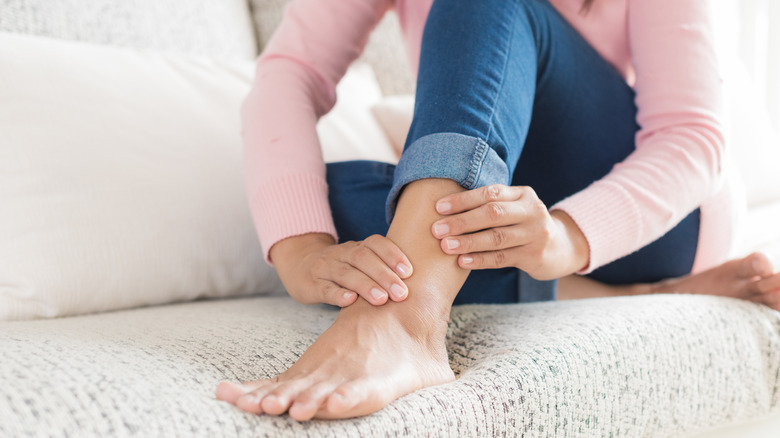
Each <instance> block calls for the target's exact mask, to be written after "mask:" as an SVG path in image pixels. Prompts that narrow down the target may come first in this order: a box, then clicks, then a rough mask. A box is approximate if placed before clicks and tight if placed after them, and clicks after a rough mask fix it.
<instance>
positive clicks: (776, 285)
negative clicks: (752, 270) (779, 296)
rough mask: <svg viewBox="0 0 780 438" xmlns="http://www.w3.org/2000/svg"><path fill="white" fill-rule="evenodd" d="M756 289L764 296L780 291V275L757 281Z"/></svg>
mask: <svg viewBox="0 0 780 438" xmlns="http://www.w3.org/2000/svg"><path fill="white" fill-rule="evenodd" d="M756 288H757V289H758V292H760V293H762V294H768V293H770V292H775V291H777V290H780V274H775V275H772V276H770V277H767V278H763V279H761V280H759V281H757V282H756Z"/></svg>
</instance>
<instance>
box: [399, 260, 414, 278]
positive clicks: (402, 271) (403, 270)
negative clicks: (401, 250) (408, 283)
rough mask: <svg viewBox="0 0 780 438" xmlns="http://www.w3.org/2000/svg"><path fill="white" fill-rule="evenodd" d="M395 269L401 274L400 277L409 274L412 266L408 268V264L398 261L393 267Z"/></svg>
mask: <svg viewBox="0 0 780 438" xmlns="http://www.w3.org/2000/svg"><path fill="white" fill-rule="evenodd" d="M395 270H396V271H398V273H399V274H401V277H408V276H409V274H411V272H412V268H410V267H409V266H406V265H405V264H403V263H399V264H398V265H397V266H396V267H395Z"/></svg>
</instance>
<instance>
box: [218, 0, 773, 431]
mask: <svg viewBox="0 0 780 438" xmlns="http://www.w3.org/2000/svg"><path fill="white" fill-rule="evenodd" d="M432 3H433V4H432ZM393 7H394V8H395V10H396V11H397V12H398V14H399V17H400V20H401V25H402V28H403V30H404V37H405V41H406V46H407V51H408V53H409V57H410V60H411V61H412V67H413V69H415V70H418V83H417V96H416V106H415V114H414V121H413V123H412V127H411V129H410V132H409V136H408V138H407V144H406V147H405V150H404V154H403V156H402V157H401V160H400V162H399V164H398V166H397V167H394V166H390V165H386V164H382V163H373V162H348V163H335V164H329V165H327V166H326V165H325V164H324V163H323V162H322V158H321V152H320V149H319V142H318V140H317V136H316V131H315V124H316V121H317V119H318V118H319V117H320V116H322V115H323V114H325V113H326V112H327V111H328V110H329V109H330V108H331V107H332V106H333V104H334V101H335V92H334V89H335V84H336V83H337V82H338V81H339V80H340V79H341V77H342V76H343V75H344V73H345V71H346V69H347V66H348V65H349V64H350V63H351V62H352V61H353V60H354V59H356V58H357V57H358V56H359V54H360V53H361V51H362V50H363V47H364V45H365V43H366V40H367V37H368V35H369V33H370V31H371V29H372V28H373V27H374V26H375V24H376V23H377V22H378V21H379V20H380V19H381V17H382V16H383V15H384V13H385V12H386V11H387V10H388V9H389V8H393ZM423 25H424V35H423ZM711 39H712V35H711V29H710V26H709V22H708V11H707V2H705V1H702V0H656V1H653V2H646V1H639V0H595V1H594V0H585V1H584V2H583V0H549V2H548V1H547V0H480V1H471V0H436V1H435V2H433V1H432V0H397V1H395V2H394V1H392V0H328V1H325V0H295V1H293V2H292V3H291V4H290V6H289V8H288V10H287V13H286V16H285V19H284V21H283V23H282V25H281V26H280V28H279V30H278V31H277V33H276V34H275V36H274V38H273V40H272V41H271V42H270V44H269V46H268V48H267V49H266V51H265V52H264V54H263V56H262V57H261V59H260V60H259V62H258V69H257V79H256V82H255V85H254V88H253V90H252V93H251V95H250V96H249V98H248V99H247V101H246V103H245V108H244V112H243V114H244V136H245V141H246V146H247V147H246V152H247V154H246V158H247V185H248V190H249V196H250V202H251V205H252V209H253V215H254V217H255V221H256V225H257V228H258V233H259V235H260V239H261V242H262V244H263V246H264V248H265V250H266V254H267V257H268V260H269V262H270V261H273V263H274V264H275V265H276V267H277V270H278V272H279V275H280V277H281V278H282V281H283V282H284V284H285V286H286V288H287V290H288V291H289V293H290V295H292V296H293V297H294V298H295V299H297V300H299V301H301V302H307V303H313V302H326V303H330V304H334V305H338V306H342V307H343V309H342V310H341V311H340V313H339V316H338V317H337V319H336V321H335V322H334V324H333V325H332V326H331V327H330V328H329V329H328V330H327V331H326V332H325V333H323V335H322V336H321V337H320V338H319V339H317V341H316V342H315V343H314V344H313V345H312V346H311V347H310V348H309V349H308V350H307V351H306V352H305V353H304V355H303V356H302V357H301V358H300V359H299V360H298V361H297V362H296V363H295V364H294V365H293V366H292V367H291V368H290V369H289V370H288V371H286V372H284V373H283V374H281V375H279V376H277V377H276V378H273V379H266V380H259V381H256V382H251V383H248V384H245V385H236V384H230V383H223V384H221V385H220V387H219V388H218V390H217V395H218V397H219V398H220V399H222V400H227V401H229V402H231V403H234V404H236V405H237V406H238V407H239V408H241V409H243V410H246V411H248V412H254V413H267V414H271V415H280V414H282V413H284V412H289V415H290V416H291V417H292V418H295V419H297V420H308V419H310V418H313V417H319V418H345V417H352V416H358V415H366V414H369V413H371V412H375V411H377V410H379V409H381V408H382V407H384V406H385V405H387V404H388V403H390V402H392V401H393V400H395V399H396V398H398V397H400V396H402V395H404V394H407V393H409V392H412V391H414V390H417V389H419V388H422V387H426V386H431V385H436V384H440V383H446V382H449V381H452V380H453V379H454V376H453V373H452V371H451V370H450V368H449V366H448V363H447V352H446V349H445V345H444V336H445V332H446V329H447V319H448V316H449V311H450V308H451V306H452V305H453V303H455V304H457V303H475V302H477V303H505V302H528V301H540V300H552V299H555V291H556V284H557V283H556V281H555V280H556V279H562V280H561V282H560V290H559V293H560V295H561V298H571V297H575V296H580V297H582V296H605V295H619V294H630V293H650V292H665V291H683V292H690V293H713V294H722V295H728V296H736V297H742V298H747V299H752V300H754V301H758V302H762V303H765V304H768V305H771V306H774V307H775V308H779V307H780V304H778V303H780V292H778V289H780V276H778V275H775V274H773V272H772V268H771V266H770V265H769V262H768V261H767V259H766V258H765V257H764V256H762V255H760V254H754V255H751V256H749V257H747V258H745V259H742V260H736V261H732V262H727V263H723V261H724V260H725V257H726V254H727V252H728V250H729V244H730V242H731V234H732V228H733V227H732V222H733V221H731V217H732V215H731V211H732V206H731V204H732V203H731V201H730V198H729V196H728V194H729V192H728V185H727V184H724V183H723V180H724V176H723V175H722V172H721V164H722V163H721V158H722V154H723V148H724V145H723V136H722V134H721V127H720V115H719V107H718V105H719V87H720V78H719V76H718V71H717V65H716V60H715V55H714V51H713V48H712V44H711ZM418 59H419V60H420V64H419V69H417V60H418ZM388 222H389V223H390V225H389V228H388V226H387V223H388ZM384 236H386V237H384ZM339 240H340V241H342V242H346V243H342V244H336V242H338V241H339ZM719 263H723V264H721V265H720V266H718V264H719ZM713 266H717V267H716V268H712V267H713ZM708 268H712V269H710V270H709V271H707V270H706V269H708ZM412 271H414V273H412ZM471 271H473V272H472V273H471V275H469V272H471ZM691 272H696V273H697V274H695V275H691V276H687V277H684V278H682V279H679V280H668V279H674V278H678V277H683V276H686V275H687V274H690V273H691ZM572 274H581V275H584V276H586V277H575V276H573V275H572ZM467 277H468V279H467ZM578 294H579V295H578Z"/></svg>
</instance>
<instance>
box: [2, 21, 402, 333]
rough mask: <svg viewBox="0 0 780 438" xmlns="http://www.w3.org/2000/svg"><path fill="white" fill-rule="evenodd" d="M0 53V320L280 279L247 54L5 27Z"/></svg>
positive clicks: (254, 287)
mask: <svg viewBox="0 0 780 438" xmlns="http://www.w3.org/2000/svg"><path fill="white" fill-rule="evenodd" d="M0 60H2V61H0V78H2V80H1V81H0V320H18V319H27V318H40V317H53V316H64V315H74V314H81V313H90V312H99V311H106V310H114V309H122V308H129V307H136V306H143V305H152V304H162V303H169V302H174V301H182V300H191V299H195V298H200V297H223V296H236V295H246V294H251V293H266V292H271V291H279V290H281V285H280V283H279V280H278V278H277V277H276V275H275V273H274V271H273V269H272V268H270V267H269V266H267V265H266V264H265V262H264V261H263V255H262V252H261V248H260V245H259V243H258V242H257V238H256V235H255V231H254V228H253V224H252V221H251V218H250V214H249V210H248V207H247V201H246V197H245V194H244V184H243V174H242V172H243V171H242V169H243V166H242V163H241V160H242V156H243V154H242V144H241V139H240V127H239V123H240V122H239V108H240V104H241V101H242V100H243V98H244V97H245V96H246V95H247V93H248V90H249V86H250V81H251V78H252V75H253V67H254V66H253V63H252V62H246V63H240V64H224V63H220V64H218V63H214V62H211V61H208V60H203V59H195V58H187V57H175V56H170V55H160V54H152V53H145V52H140V51H135V50H132V49H119V48H111V47H102V46H94V45H90V44H85V43H74V42H65V41H58V40H53V39H47V38H41V37H30V36H22V35H15V34H8V33H0ZM353 76H354V75H353ZM358 76H360V75H358ZM349 80H350V78H349V77H348V78H347V79H346V81H347V82H349ZM355 80H356V81H357V82H358V86H357V87H356V90H357V91H356V92H357V93H360V92H362V90H363V88H364V87H363V86H360V84H361V83H362V84H365V81H366V79H365V75H363V76H362V77H358V78H356V79H355ZM348 90H349V86H348V83H347V84H344V86H342V87H341V88H340V89H339V91H340V92H345V91H348ZM344 100H348V99H346V98H345V99H344ZM365 112H366V113H367V110H366V111H365ZM369 117H370V116H369ZM330 119H331V120H334V121H336V120H339V116H338V114H334V115H332V116H330ZM324 123H326V124H327V123H330V122H324ZM334 123H335V122H334ZM339 123H342V124H347V125H348V124H349V121H344V120H340V121H339ZM375 125H376V123H375ZM363 128H364V129H367V128H366V127H363ZM324 129H326V130H327V128H324ZM375 129H376V131H377V132H379V133H380V134H379V135H381V130H380V128H379V127H378V125H376V126H375ZM326 143H327V142H326ZM336 143H338V144H340V143H341V141H337V142H336ZM345 147H346V145H345ZM388 148H389V146H388Z"/></svg>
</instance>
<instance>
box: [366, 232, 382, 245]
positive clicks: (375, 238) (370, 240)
mask: <svg viewBox="0 0 780 438" xmlns="http://www.w3.org/2000/svg"><path fill="white" fill-rule="evenodd" d="M382 240H384V238H383V237H382V236H380V235H378V234H372V235H370V236H368V237H366V238H365V240H363V242H364V243H365V244H366V245H373V244H378V243H380V242H381V241H382Z"/></svg>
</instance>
